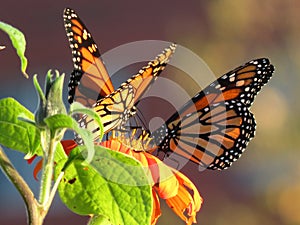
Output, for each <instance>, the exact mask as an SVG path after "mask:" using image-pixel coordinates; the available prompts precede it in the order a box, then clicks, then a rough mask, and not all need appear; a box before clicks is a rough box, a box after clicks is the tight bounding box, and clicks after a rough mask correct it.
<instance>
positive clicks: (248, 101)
mask: <svg viewBox="0 0 300 225" xmlns="http://www.w3.org/2000/svg"><path fill="white" fill-rule="evenodd" d="M273 71H274V67H273V65H271V64H270V62H269V60H268V59H265V58H262V59H256V60H252V61H250V62H248V63H246V64H245V65H243V66H240V67H238V68H236V69H234V70H232V71H230V72H229V73H226V74H225V75H223V76H221V77H220V78H218V79H217V80H216V81H214V82H213V83H211V84H210V85H209V86H208V87H206V88H205V89H204V90H203V91H201V92H199V93H198V94H196V95H195V96H194V97H193V98H192V99H191V100H190V101H188V102H187V103H186V104H185V105H184V106H183V107H182V108H181V109H180V110H179V111H178V112H176V113H174V114H173V115H172V116H171V117H170V118H169V119H168V120H167V121H166V122H165V123H164V124H163V125H162V126H161V127H160V128H159V129H157V130H155V131H154V132H152V133H151V137H152V138H153V139H152V142H153V144H154V146H156V147H157V150H158V152H164V153H165V154H164V157H166V158H169V157H174V159H175V158H177V159H178V158H182V157H183V158H184V159H188V160H190V161H192V162H194V163H197V164H199V165H200V166H202V167H204V168H209V169H220V170H222V169H225V168H227V167H229V166H230V165H231V164H232V162H233V161H235V160H237V159H238V158H239V157H240V156H241V154H242V153H243V151H244V150H245V148H246V146H247V144H248V142H249V141H250V140H251V139H252V138H253V137H254V135H255V128H256V122H255V119H254V115H253V114H252V113H251V112H250V111H249V107H250V106H251V105H252V103H253V101H254V98H255V96H256V95H257V93H258V92H259V91H260V89H261V88H262V87H263V86H264V85H265V84H266V83H267V82H268V81H269V79H270V78H271V76H272V73H273Z"/></svg>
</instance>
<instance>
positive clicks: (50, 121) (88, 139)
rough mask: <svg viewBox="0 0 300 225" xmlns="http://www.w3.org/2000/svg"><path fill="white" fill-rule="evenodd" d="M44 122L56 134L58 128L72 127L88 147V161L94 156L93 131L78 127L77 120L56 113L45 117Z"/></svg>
mask: <svg viewBox="0 0 300 225" xmlns="http://www.w3.org/2000/svg"><path fill="white" fill-rule="evenodd" d="M44 121H45V123H46V124H47V126H48V127H49V128H50V130H51V131H52V134H53V135H56V132H55V131H57V130H60V129H72V130H74V131H75V132H76V133H77V134H79V135H80V137H81V138H82V139H83V141H84V144H85V146H86V147H87V149H88V155H87V158H86V160H87V161H88V162H90V161H91V160H92V158H93V156H94V152H95V149H94V143H93V133H92V132H91V131H89V130H86V129H83V128H80V127H79V125H78V123H77V121H76V120H74V119H73V118H72V117H71V116H69V115H65V114H56V115H53V116H50V117H47V118H46V119H45V120H44Z"/></svg>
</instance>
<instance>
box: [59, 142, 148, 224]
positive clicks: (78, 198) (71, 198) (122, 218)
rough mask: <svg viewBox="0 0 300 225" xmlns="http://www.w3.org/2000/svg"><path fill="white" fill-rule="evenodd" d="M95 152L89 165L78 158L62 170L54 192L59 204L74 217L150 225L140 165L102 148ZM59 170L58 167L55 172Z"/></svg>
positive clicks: (143, 173)
mask: <svg viewBox="0 0 300 225" xmlns="http://www.w3.org/2000/svg"><path fill="white" fill-rule="evenodd" d="M77 148H78V147H77ZM95 149H96V151H95V156H94V158H93V160H92V162H91V164H88V163H86V162H85V161H84V160H83V158H82V157H81V154H80V155H79V156H78V157H77V158H76V157H75V158H74V159H73V161H72V162H71V163H70V164H69V166H68V167H67V168H66V169H65V176H64V178H63V180H62V182H61V183H60V185H59V189H58V190H59V194H60V197H61V199H62V201H63V202H64V203H65V204H66V205H67V206H68V207H69V208H70V209H71V210H72V211H74V212H75V213H77V214H80V215H89V214H93V215H103V216H104V217H106V218H109V221H110V222H111V224H114V225H127V224H130V225H140V224H150V219H151V213H152V192H151V186H150V185H147V184H146V182H147V176H146V174H145V171H144V169H143V167H142V165H141V164H140V162H138V161H137V160H135V159H134V158H132V157H129V156H127V155H124V154H122V153H119V152H115V151H112V150H109V149H106V148H103V147H99V146H95ZM78 152H81V151H78ZM63 166H64V162H62V163H61V164H60V163H58V166H57V168H56V169H57V171H58V172H59V171H60V170H61V168H62V167H63ZM141 184H144V185H141Z"/></svg>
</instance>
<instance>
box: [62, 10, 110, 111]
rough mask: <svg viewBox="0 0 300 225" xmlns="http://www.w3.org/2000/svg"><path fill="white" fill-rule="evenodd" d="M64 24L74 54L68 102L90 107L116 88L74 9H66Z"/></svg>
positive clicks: (89, 34) (90, 36)
mask: <svg viewBox="0 0 300 225" xmlns="http://www.w3.org/2000/svg"><path fill="white" fill-rule="evenodd" d="M64 24H65V29H66V33H67V36H68V39H69V43H70V48H71V50H72V55H73V64H74V70H73V72H72V74H71V77H70V82H69V98H68V101H69V103H72V102H73V101H76V102H80V103H81V104H83V105H85V106H87V107H91V106H92V105H93V104H94V103H95V102H96V101H97V99H101V98H103V97H105V96H107V95H109V94H111V93H112V92H113V91H114V87H113V85H112V82H111V80H110V77H109V75H108V73H107V70H106V68H105V65H104V63H103V61H102V60H101V55H100V53H99V50H98V48H97V46H96V44H95V42H94V40H93V38H92V35H91V33H90V32H89V31H88V29H87V28H86V26H85V25H84V24H83V22H82V21H81V20H80V18H79V17H78V15H77V14H76V13H75V11H74V10H72V9H69V8H66V9H65V11H64Z"/></svg>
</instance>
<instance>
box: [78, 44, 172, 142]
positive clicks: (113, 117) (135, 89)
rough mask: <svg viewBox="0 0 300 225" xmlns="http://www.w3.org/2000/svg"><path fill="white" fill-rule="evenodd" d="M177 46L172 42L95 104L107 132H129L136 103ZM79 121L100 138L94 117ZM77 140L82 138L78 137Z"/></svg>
mask: <svg viewBox="0 0 300 225" xmlns="http://www.w3.org/2000/svg"><path fill="white" fill-rule="evenodd" d="M175 47H176V45H174V44H172V45H171V46H170V47H169V48H166V49H165V50H164V51H163V52H162V53H161V54H159V55H158V56H157V57H156V58H155V59H154V60H152V61H150V62H149V63H148V64H147V66H144V67H143V68H142V69H141V70H140V71H139V73H138V74H136V75H134V76H132V77H131V78H130V79H128V80H127V81H126V82H124V83H122V84H121V86H120V88H119V89H117V90H116V91H114V92H113V93H111V94H110V95H108V96H106V97H104V98H102V99H100V100H98V101H97V102H96V103H95V104H94V105H93V108H94V110H95V112H96V113H97V114H98V115H99V116H100V117H101V121H102V123H103V126H104V133H105V134H106V133H108V132H109V131H111V130H113V129H116V128H118V130H124V132H127V130H126V129H127V128H125V124H126V123H127V122H128V121H129V119H130V118H132V117H135V114H136V104H137V103H138V101H139V99H140V97H141V96H142V95H143V93H144V92H145V91H146V90H147V89H148V87H149V86H150V85H151V83H152V82H153V81H154V80H155V78H156V77H157V76H158V75H159V74H160V73H161V72H162V71H163V69H164V68H165V66H166V64H167V63H168V61H169V58H170V56H171V55H172V53H173V52H174V51H175ZM78 122H79V124H80V126H81V127H85V128H87V129H89V130H92V131H93V132H94V133H95V135H94V140H95V141H97V140H98V134H97V133H98V131H99V128H98V127H97V125H96V124H95V123H94V120H93V119H91V118H89V117H87V116H83V117H82V118H80V119H79V120H78ZM129 129H132V128H129ZM77 141H80V139H79V138H77Z"/></svg>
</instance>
